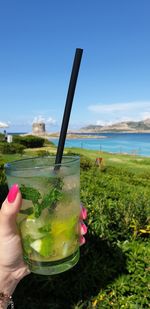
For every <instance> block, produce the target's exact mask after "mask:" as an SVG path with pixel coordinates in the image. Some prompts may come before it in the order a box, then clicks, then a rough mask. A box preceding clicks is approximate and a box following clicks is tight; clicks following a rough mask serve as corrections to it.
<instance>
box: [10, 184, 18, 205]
mask: <svg viewBox="0 0 150 309" xmlns="http://www.w3.org/2000/svg"><path fill="white" fill-rule="evenodd" d="M18 192H19V187H18V185H17V184H16V183H15V184H14V185H13V186H12V187H11V188H10V190H9V192H8V196H7V200H8V202H9V203H13V202H14V201H15V199H16V196H17V194H18Z"/></svg>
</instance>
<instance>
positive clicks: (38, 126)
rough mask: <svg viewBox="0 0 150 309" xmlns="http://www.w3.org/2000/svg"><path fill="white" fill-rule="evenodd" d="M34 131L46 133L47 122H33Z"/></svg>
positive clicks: (38, 133) (35, 132)
mask: <svg viewBox="0 0 150 309" xmlns="http://www.w3.org/2000/svg"><path fill="white" fill-rule="evenodd" d="M32 133H33V134H35V135H44V134H45V123H44V122H42V121H41V122H34V123H33V124H32Z"/></svg>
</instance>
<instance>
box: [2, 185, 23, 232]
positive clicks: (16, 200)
mask: <svg viewBox="0 0 150 309" xmlns="http://www.w3.org/2000/svg"><path fill="white" fill-rule="evenodd" d="M21 201H22V197H21V193H20V191H19V187H18V185H17V184H14V185H13V186H12V187H11V188H10V190H9V193H8V195H7V198H6V199H5V201H4V202H3V204H2V207H1V210H0V226H1V229H3V228H4V229H5V230H6V229H7V231H9V230H10V229H11V228H12V226H14V223H15V221H16V216H17V213H18V212H19V209H20V206H21Z"/></svg>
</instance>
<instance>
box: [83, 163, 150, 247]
mask: <svg viewBox="0 0 150 309" xmlns="http://www.w3.org/2000/svg"><path fill="white" fill-rule="evenodd" d="M113 171H114V172H115V173H114V174H112V169H111V170H107V173H103V172H100V171H99V170H98V169H96V168H93V169H90V170H89V171H86V172H84V173H81V200H82V201H83V204H84V205H85V206H86V207H87V209H88V212H89V216H88V222H89V226H90V229H91V232H92V234H94V235H97V236H99V237H101V238H102V239H107V240H109V241H114V242H115V241H116V240H117V239H120V240H125V239H131V238H136V237H138V236H139V233H140V229H144V228H145V227H146V226H147V225H148V224H149V219H150V190H149V183H148V184H147V186H146V185H145V181H143V185H142V180H140V179H139V178H137V179H136V177H135V175H133V177H131V173H130V172H129V175H127V174H126V175H125V176H124V177H123V175H122V173H120V174H119V173H117V170H114V169H113ZM91 179H92V181H91ZM137 182H138V190H137Z"/></svg>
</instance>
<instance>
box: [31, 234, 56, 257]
mask: <svg viewBox="0 0 150 309" xmlns="http://www.w3.org/2000/svg"><path fill="white" fill-rule="evenodd" d="M52 244H53V241H52V239H51V237H50V236H46V237H44V238H42V239H37V240H35V241H34V242H32V243H31V244H30V246H31V248H32V249H34V250H35V251H36V252H38V253H39V254H40V255H42V256H44V257H48V256H49V255H51V254H52Z"/></svg>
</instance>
